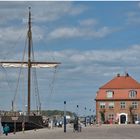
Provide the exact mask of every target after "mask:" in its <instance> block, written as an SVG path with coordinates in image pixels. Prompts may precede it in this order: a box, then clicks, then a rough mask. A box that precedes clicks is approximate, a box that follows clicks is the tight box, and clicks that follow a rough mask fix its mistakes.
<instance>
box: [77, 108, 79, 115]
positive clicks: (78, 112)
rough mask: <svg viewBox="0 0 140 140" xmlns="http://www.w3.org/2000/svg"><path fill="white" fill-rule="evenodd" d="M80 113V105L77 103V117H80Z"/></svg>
mask: <svg viewBox="0 0 140 140" xmlns="http://www.w3.org/2000/svg"><path fill="white" fill-rule="evenodd" d="M78 113H79V105H77V117H78Z"/></svg>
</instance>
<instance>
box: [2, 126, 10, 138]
mask: <svg viewBox="0 0 140 140" xmlns="http://www.w3.org/2000/svg"><path fill="white" fill-rule="evenodd" d="M9 132H10V127H9V126H8V125H7V124H5V126H4V128H3V133H4V134H5V135H6V136H7V135H8V133H9Z"/></svg>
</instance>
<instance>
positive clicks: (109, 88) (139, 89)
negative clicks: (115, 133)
mask: <svg viewBox="0 0 140 140" xmlns="http://www.w3.org/2000/svg"><path fill="white" fill-rule="evenodd" d="M95 100H96V120H97V123H99V122H103V123H118V124H127V123H134V122H135V121H136V120H139V118H140V83H139V82H137V81H136V80H135V79H133V78H132V77H131V76H129V74H128V73H127V74H126V75H125V76H120V74H118V75H117V76H116V77H115V78H113V79H112V80H110V81H109V82H107V83H106V84H105V85H103V86H101V87H100V88H99V91H98V92H97V95H96V99H95Z"/></svg>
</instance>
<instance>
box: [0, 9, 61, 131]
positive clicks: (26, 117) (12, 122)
mask: <svg viewBox="0 0 140 140" xmlns="http://www.w3.org/2000/svg"><path fill="white" fill-rule="evenodd" d="M27 40H28V41H27V43H28V45H27V46H28V55H27V56H28V59H27V61H23V62H22V61H1V62H0V66H2V67H14V68H17V67H18V68H20V67H22V68H27V72H28V74H27V95H28V96H27V112H26V114H25V113H22V114H19V113H18V112H17V111H15V110H14V101H12V111H11V112H10V113H9V114H3V115H1V124H2V126H3V127H4V126H5V124H7V125H8V126H9V127H10V131H11V132H14V131H22V130H31V129H38V128H44V127H45V126H46V125H45V124H44V122H43V116H42V115H41V113H39V112H40V110H41V104H40V105H39V106H38V110H39V111H38V112H37V113H33V112H32V111H31V83H32V82H31V76H32V75H31V72H32V68H56V67H57V66H58V65H59V64H61V63H60V62H37V61H34V60H33V57H34V56H33V52H32V50H33V44H32V22H31V8H30V7H29V17H28V31H27Z"/></svg>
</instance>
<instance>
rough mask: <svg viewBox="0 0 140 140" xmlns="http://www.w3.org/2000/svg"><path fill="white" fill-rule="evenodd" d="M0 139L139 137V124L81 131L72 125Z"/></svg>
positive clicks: (11, 134)
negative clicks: (75, 129)
mask: <svg viewBox="0 0 140 140" xmlns="http://www.w3.org/2000/svg"><path fill="white" fill-rule="evenodd" d="M0 139H140V125H131V124H129V125H101V126H97V125H94V126H88V127H84V128H82V132H73V128H72V127H67V132H66V133H64V131H63V128H53V129H48V128H45V129H39V130H36V131H35V130H30V131H25V132H24V133H23V132H17V133H16V134H13V133H10V134H9V135H8V136H5V135H3V134H2V135H0Z"/></svg>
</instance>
